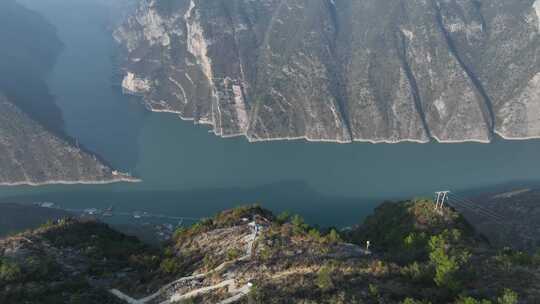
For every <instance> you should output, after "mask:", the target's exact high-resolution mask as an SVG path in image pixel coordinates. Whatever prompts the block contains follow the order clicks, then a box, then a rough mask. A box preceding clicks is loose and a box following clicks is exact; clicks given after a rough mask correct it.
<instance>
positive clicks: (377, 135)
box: [115, 0, 540, 142]
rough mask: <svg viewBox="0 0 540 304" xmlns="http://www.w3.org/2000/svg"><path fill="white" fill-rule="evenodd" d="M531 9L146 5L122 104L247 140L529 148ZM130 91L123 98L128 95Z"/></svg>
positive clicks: (539, 7)
mask: <svg viewBox="0 0 540 304" xmlns="http://www.w3.org/2000/svg"><path fill="white" fill-rule="evenodd" d="M539 16H540V0H537V1H533V0H529V1H519V0H490V1H488V0H411V1H398V0H394V1H379V0H361V1H345V0H339V1H331V0H316V1H313V0H287V1H285V0H212V1H202V0H178V1H169V0H149V1H141V4H140V6H139V8H138V10H137V11H136V12H135V13H134V14H133V15H132V16H131V17H130V18H128V20H127V21H126V22H125V23H124V24H123V25H122V26H121V27H120V28H118V29H117V30H116V32H115V38H116V39H117V40H118V41H119V42H120V43H121V44H122V45H123V46H124V47H125V49H126V52H127V56H126V57H127V58H126V62H125V69H126V78H125V80H124V83H125V85H124V87H125V88H126V91H128V92H133V91H135V92H134V93H137V94H141V95H143V97H144V101H145V103H146V105H147V107H148V108H149V109H151V110H154V111H167V112H174V113H177V114H179V115H180V116H181V117H182V118H184V119H190V120H194V121H195V122H196V123H202V124H210V125H211V126H212V128H213V131H214V133H215V134H217V135H220V136H224V137H228V136H237V135H243V136H246V137H247V138H248V139H249V140H252V141H258V140H275V139H296V138H305V139H308V140H313V141H334V142H351V141H370V142H400V141H415V142H427V141H430V140H432V139H435V140H438V141H441V142H461V141H479V142H489V141H490V140H491V139H492V138H493V135H494V134H495V133H498V134H500V135H501V136H503V137H505V138H510V139H522V138H533V137H540V121H539V119H538V117H539V116H540V113H538V109H539V107H540V105H539V104H540V100H539V98H538V89H539V88H538V80H539V78H540V76H538V75H539V73H540V67H539V63H538V58H540V56H538V55H539V54H538V52H539V48H538V44H539V34H540V18H539ZM134 88H136V90H133V89H134Z"/></svg>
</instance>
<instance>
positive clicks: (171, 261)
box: [159, 258, 182, 274]
mask: <svg viewBox="0 0 540 304" xmlns="http://www.w3.org/2000/svg"><path fill="white" fill-rule="evenodd" d="M159 269H160V270H161V271H162V272H164V273H166V274H176V273H179V272H180V271H182V264H181V263H179V261H178V260H177V259H176V258H166V259H164V260H163V261H162V262H161V264H160V266H159Z"/></svg>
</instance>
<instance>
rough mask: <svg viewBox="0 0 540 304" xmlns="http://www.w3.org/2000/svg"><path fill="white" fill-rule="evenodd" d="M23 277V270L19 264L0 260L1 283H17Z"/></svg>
mask: <svg viewBox="0 0 540 304" xmlns="http://www.w3.org/2000/svg"><path fill="white" fill-rule="evenodd" d="M21 276H22V273H21V268H20V267H19V265H18V264H17V263H15V262H12V261H10V260H8V259H0V283H2V284H7V283H12V282H16V281H17V280H19V279H20V278H21Z"/></svg>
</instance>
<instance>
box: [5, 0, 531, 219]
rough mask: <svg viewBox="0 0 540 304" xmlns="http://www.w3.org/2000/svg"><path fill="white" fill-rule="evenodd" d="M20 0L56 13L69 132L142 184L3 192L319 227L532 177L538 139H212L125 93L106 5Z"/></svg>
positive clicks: (60, 97)
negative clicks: (297, 219) (297, 216)
mask: <svg viewBox="0 0 540 304" xmlns="http://www.w3.org/2000/svg"><path fill="white" fill-rule="evenodd" d="M20 2H21V3H24V4H25V5H27V6H28V7H30V8H32V9H34V10H37V11H39V12H40V13H41V14H43V15H44V16H45V17H46V18H47V19H48V20H49V21H50V22H51V23H53V24H54V25H55V26H56V27H57V29H58V35H59V37H60V39H61V40H62V42H63V43H64V45H65V49H64V51H63V53H62V54H61V55H60V57H59V58H58V60H57V63H56V65H55V68H54V71H53V73H52V74H51V75H50V77H49V81H48V84H49V86H50V90H51V92H52V93H53V95H54V96H55V97H56V103H57V104H58V106H59V107H60V108H61V109H62V113H63V117H64V121H65V124H66V131H67V132H68V133H69V134H70V135H72V136H75V137H77V138H78V139H79V141H80V142H81V143H82V144H84V145H85V146H86V147H88V148H90V149H91V150H93V151H96V152H97V153H99V154H100V155H102V156H103V157H104V158H105V159H107V160H108V161H109V162H110V163H111V164H113V165H114V166H116V167H118V168H120V169H122V170H125V171H130V172H132V173H133V174H135V175H137V176H139V177H141V178H142V179H143V180H144V182H142V183H139V184H115V185H104V186H47V187H38V188H32V187H16V188H0V198H3V200H6V201H36V200H49V201H54V202H57V203H62V204H64V205H69V206H77V207H91V206H92V207H99V206H108V205H115V206H117V207H119V208H123V209H124V210H137V209H145V210H152V211H160V212H161V213H169V214H176V215H182V216H195V217H199V216H206V215H209V214H211V213H213V212H216V211H217V210H221V209H223V208H227V207H231V206H234V205H239V204H244V203H255V202H259V203H262V204H264V206H266V207H269V208H272V209H274V210H284V209H288V210H292V211H295V212H301V213H302V214H303V215H305V216H306V217H307V218H308V219H309V220H311V221H316V222H318V223H321V224H323V225H328V224H335V225H349V224H351V223H354V222H358V220H359V219H360V218H361V217H363V216H364V215H365V214H366V213H367V212H369V211H370V210H371V209H372V207H373V206H374V203H376V202H380V201H382V200H384V199H394V198H403V197H411V196H421V195H430V194H431V193H432V192H433V191H436V190H439V189H450V190H460V189H467V188H475V187H485V186H490V185H495V184H499V183H505V182H508V181H514V180H540V170H539V169H540V166H539V161H538V160H539V158H540V156H539V155H540V153H539V152H540V141H503V140H497V141H495V142H494V143H492V144H477V143H470V144H469V143H467V144H425V145H421V144H409V143H404V144H397V145H389V144H379V145H373V144H367V143H357V144H350V145H339V144H328V143H306V142H301V141H298V142H271V143H256V144H251V143H248V142H247V141H246V140H244V139H243V138H236V139H221V138H217V137H215V136H214V135H211V134H209V133H208V130H207V129H206V128H205V127H201V126H193V125H192V123H190V122H185V121H181V120H180V119H178V117H176V116H175V115H172V114H162V113H148V112H146V111H145V110H144V108H143V107H142V106H141V105H140V103H139V102H138V101H137V100H136V98H128V97H125V96H122V95H121V92H120V88H119V87H118V86H115V84H117V82H118V81H117V80H115V77H114V76H115V73H116V72H117V69H116V67H115V64H114V57H115V56H116V55H117V53H116V52H117V48H116V47H115V45H114V42H113V40H112V39H111V36H110V32H109V31H108V28H107V24H108V22H109V21H110V16H111V10H110V8H108V7H107V6H104V5H102V4H98V3H100V2H98V1H92V0H21V1H20ZM112 15H114V14H112Z"/></svg>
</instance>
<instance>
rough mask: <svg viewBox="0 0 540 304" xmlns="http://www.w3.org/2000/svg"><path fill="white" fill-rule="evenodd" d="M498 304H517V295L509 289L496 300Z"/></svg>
mask: <svg viewBox="0 0 540 304" xmlns="http://www.w3.org/2000/svg"><path fill="white" fill-rule="evenodd" d="M497 303H498V304H517V303H518V295H517V293H515V292H514V291H512V290H510V289H505V290H504V293H503V295H502V296H501V297H499V298H498V299H497Z"/></svg>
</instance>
